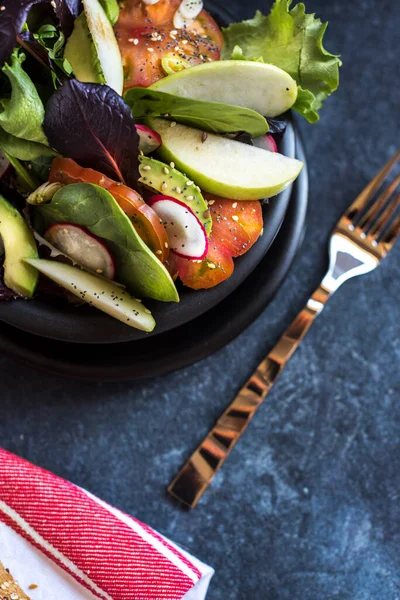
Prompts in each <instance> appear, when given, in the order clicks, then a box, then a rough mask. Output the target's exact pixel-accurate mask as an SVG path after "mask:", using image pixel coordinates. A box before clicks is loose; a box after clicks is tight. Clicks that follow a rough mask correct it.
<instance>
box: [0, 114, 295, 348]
mask: <svg viewBox="0 0 400 600" xmlns="http://www.w3.org/2000/svg"><path fill="white" fill-rule="evenodd" d="M295 137H296V133H295V129H294V126H293V124H292V123H290V124H289V126H288V128H287V130H286V132H285V134H284V136H283V139H282V142H281V144H280V152H282V154H285V155H286V156H291V157H293V156H294V153H295ZM290 194H291V187H290V188H287V189H286V190H285V191H284V192H282V193H281V194H280V195H279V196H276V197H275V198H273V199H272V200H271V201H270V203H269V204H268V205H265V206H264V207H263V215H264V233H263V236H262V237H261V238H260V239H259V240H258V242H257V243H256V244H255V245H254V247H253V248H252V249H251V250H250V251H249V252H248V253H247V254H245V255H244V256H242V257H240V258H238V259H237V260H236V261H235V271H234V273H233V275H232V276H231V277H230V278H229V279H228V280H227V281H225V282H223V283H222V284H220V285H219V286H217V287H215V288H212V289H211V290H203V291H193V290H190V289H189V288H184V287H183V286H180V287H179V295H180V298H181V301H180V302H179V303H168V304H163V303H161V302H154V301H149V300H147V301H145V304H146V306H148V308H150V309H151V311H152V313H153V315H154V318H155V320H156V323H157V326H156V328H155V330H154V331H153V332H152V333H151V334H146V333H144V332H143V331H138V330H136V329H132V328H130V327H127V326H126V325H124V324H123V323H121V322H119V321H116V320H115V319H112V318H111V317H109V316H108V315H105V314H104V313H101V312H99V311H96V310H93V309H90V308H89V307H87V306H80V307H75V306H73V305H69V304H68V303H67V302H65V301H62V300H59V299H56V300H53V299H50V298H45V297H42V298H40V297H39V298H35V299H34V300H32V301H30V302H27V301H26V300H15V301H12V302H3V303H2V304H1V305H0V319H1V320H3V321H4V322H6V323H8V324H9V325H13V326H14V327H18V328H19V329H23V330H24V331H27V332H29V333H33V334H36V335H40V336H42V337H47V338H50V339H55V340H59V341H66V342H75V343H85V344H109V343H116V342H127V341H133V340H139V339H144V338H147V337H150V336H153V335H159V334H162V333H164V332H166V331H170V330H171V329H175V328H176V327H180V326H181V325H184V324H185V323H188V322H189V321H191V320H193V319H195V318H197V317H199V316H200V315H202V314H204V313H205V312H207V311H208V310H210V309H211V308H213V307H214V306H216V305H217V304H218V303H219V302H221V301H222V300H224V299H225V298H226V297H227V296H229V294H231V293H232V292H233V291H234V290H235V289H236V288H237V287H238V286H239V285H240V284H241V283H243V281H244V280H245V279H246V277H247V276H248V275H249V273H251V272H252V271H253V270H254V269H255V267H256V266H257V265H258V264H259V262H260V260H261V259H262V258H263V257H264V256H265V254H266V252H267V251H268V249H269V247H270V245H271V243H272V242H273V240H274V238H275V236H276V234H277V233H278V231H279V228H280V226H281V224H282V221H283V219H284V217H285V214H286V211H287V207H288V204H289V199H290Z"/></svg>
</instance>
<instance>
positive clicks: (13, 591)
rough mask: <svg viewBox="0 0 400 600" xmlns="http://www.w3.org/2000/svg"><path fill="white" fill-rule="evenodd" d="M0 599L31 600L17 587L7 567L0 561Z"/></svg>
mask: <svg viewBox="0 0 400 600" xmlns="http://www.w3.org/2000/svg"><path fill="white" fill-rule="evenodd" d="M0 599H1V600H31V599H30V598H29V596H27V595H26V594H25V592H23V591H22V590H21V588H20V587H19V585H18V583H17V582H16V581H15V580H14V577H13V576H12V575H11V573H10V572H9V570H8V569H6V568H5V567H4V566H3V564H2V563H1V562H0Z"/></svg>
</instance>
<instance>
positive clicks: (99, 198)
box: [35, 183, 179, 302]
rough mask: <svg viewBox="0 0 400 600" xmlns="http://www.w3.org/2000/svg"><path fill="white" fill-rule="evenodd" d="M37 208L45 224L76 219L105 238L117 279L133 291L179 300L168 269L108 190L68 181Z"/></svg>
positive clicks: (139, 293) (149, 295) (75, 222)
mask: <svg viewBox="0 0 400 600" xmlns="http://www.w3.org/2000/svg"><path fill="white" fill-rule="evenodd" d="M35 212H37V213H39V215H40V216H41V217H42V218H43V220H44V224H45V226H46V227H48V226H49V225H51V224H52V223H63V222H68V223H74V224H75V225H80V226H82V227H86V228H87V229H88V230H89V231H90V232H91V233H92V234H93V235H96V236H97V237H99V238H101V239H102V240H104V242H105V244H106V245H107V246H108V247H109V248H110V250H111V252H112V254H113V256H114V258H115V260H116V262H117V269H118V280H119V281H121V283H123V284H125V285H126V286H127V288H128V289H129V290H130V291H132V293H134V294H137V295H139V296H140V297H147V298H154V299H155V300H159V301H161V302H179V296H178V293H177V291H176V288H175V284H174V282H173V281H172V279H171V276H170V275H169V273H168V271H167V269H166V268H165V267H164V265H163V264H162V263H161V262H160V261H159V260H158V258H157V257H156V256H155V254H153V253H152V252H151V251H150V250H149V248H148V247H147V246H146V244H145V243H144V242H143V241H142V240H141V238H140V236H139V235H138V233H137V232H136V230H135V228H134V227H133V225H132V222H131V220H130V219H129V218H128V217H127V216H126V214H125V213H124V212H123V210H122V209H121V208H120V207H119V206H118V204H117V202H116V201H115V200H114V198H113V197H112V196H111V194H110V193H109V192H108V191H107V190H105V189H103V188H101V187H99V186H97V185H94V184H91V183H75V184H71V185H67V186H65V187H63V188H61V189H60V190H59V191H58V192H57V193H56V194H55V195H54V197H53V199H52V201H51V202H49V203H48V204H42V205H40V206H38V207H37V208H36V209H35Z"/></svg>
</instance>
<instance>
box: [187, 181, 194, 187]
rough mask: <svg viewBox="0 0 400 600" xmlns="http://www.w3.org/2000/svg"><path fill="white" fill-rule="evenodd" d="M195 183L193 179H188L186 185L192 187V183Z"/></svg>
mask: <svg viewBox="0 0 400 600" xmlns="http://www.w3.org/2000/svg"><path fill="white" fill-rule="evenodd" d="M193 183H194V182H193V181H187V182H186V185H187V186H188V187H190V186H191V185H193Z"/></svg>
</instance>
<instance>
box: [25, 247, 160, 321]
mask: <svg viewBox="0 0 400 600" xmlns="http://www.w3.org/2000/svg"><path fill="white" fill-rule="evenodd" d="M25 262H27V263H28V264H30V265H31V266H32V267H35V269H37V270H38V271H40V273H43V275H46V276H47V277H48V278H49V279H51V280H52V281H55V282H56V283H58V285H61V287H63V288H65V289H66V290H68V291H69V292H71V294H74V295H75V296H77V297H78V298H80V299H81V300H83V301H84V302H87V303H88V304H89V305H90V306H95V307H96V308H98V309H99V310H102V311H103V312H105V313H107V314H108V315H110V316H111V317H114V319H118V320H119V321H122V323H125V325H128V326H129V327H134V328H135V329H141V330H142V331H153V329H154V327H155V325H156V323H155V321H154V318H153V317H152V315H151V312H150V311H149V310H148V309H147V308H146V307H145V306H143V304H142V303H141V302H140V301H139V300H136V299H135V298H133V297H132V296H130V294H128V292H127V291H126V290H124V289H123V288H121V287H119V284H117V283H115V282H111V281H107V279H104V278H103V277H99V276H98V275H94V274H93V273H88V272H87V271H83V270H82V269H81V268H79V267H73V266H71V265H66V264H64V263H60V262H57V261H53V260H45V259H44V258H36V259H35V258H27V259H25Z"/></svg>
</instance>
